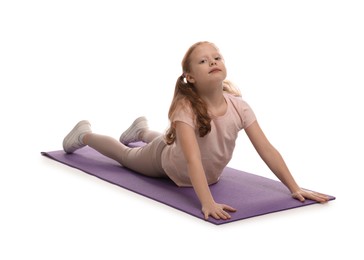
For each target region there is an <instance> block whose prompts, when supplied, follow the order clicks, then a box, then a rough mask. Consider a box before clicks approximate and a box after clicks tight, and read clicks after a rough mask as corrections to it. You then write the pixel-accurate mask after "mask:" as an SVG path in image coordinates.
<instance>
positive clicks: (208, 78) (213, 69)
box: [186, 43, 226, 86]
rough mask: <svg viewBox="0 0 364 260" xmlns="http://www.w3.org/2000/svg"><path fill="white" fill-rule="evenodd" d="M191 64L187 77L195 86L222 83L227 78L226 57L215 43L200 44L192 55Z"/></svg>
mask: <svg viewBox="0 0 364 260" xmlns="http://www.w3.org/2000/svg"><path fill="white" fill-rule="evenodd" d="M189 65H190V66H189V68H190V71H189V72H187V73H186V79H187V80H188V81H189V82H190V83H192V84H194V85H195V86H202V85H211V84H222V82H223V80H224V79H225V78H226V67H225V63H224V59H223V57H222V55H221V53H220V52H219V50H218V49H217V48H216V47H215V46H214V45H213V44H210V43H203V44H201V45H198V46H197V47H196V48H195V49H194V50H193V52H192V53H191V55H190V64H189Z"/></svg>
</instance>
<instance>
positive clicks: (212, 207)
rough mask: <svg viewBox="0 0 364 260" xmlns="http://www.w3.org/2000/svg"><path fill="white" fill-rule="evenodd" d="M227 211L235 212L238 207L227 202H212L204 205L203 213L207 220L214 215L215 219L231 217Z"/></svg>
mask: <svg viewBox="0 0 364 260" xmlns="http://www.w3.org/2000/svg"><path fill="white" fill-rule="evenodd" d="M227 211H230V212H235V211H236V209H234V208H233V207H230V206H228V205H225V204H218V203H215V202H214V203H211V204H209V205H205V206H203V207H202V213H203V214H204V216H205V220H207V219H208V218H209V216H212V217H213V218H215V219H224V220H226V219H229V218H231V216H230V214H229V213H227Z"/></svg>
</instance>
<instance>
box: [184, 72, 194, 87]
mask: <svg viewBox="0 0 364 260" xmlns="http://www.w3.org/2000/svg"><path fill="white" fill-rule="evenodd" d="M186 80H187V82H189V83H192V84H193V83H195V79H194V78H193V77H192V76H191V74H189V73H187V74H186Z"/></svg>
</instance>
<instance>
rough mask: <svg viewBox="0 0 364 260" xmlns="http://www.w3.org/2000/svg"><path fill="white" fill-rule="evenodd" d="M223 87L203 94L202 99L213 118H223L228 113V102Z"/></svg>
mask: <svg viewBox="0 0 364 260" xmlns="http://www.w3.org/2000/svg"><path fill="white" fill-rule="evenodd" d="M223 93H224V92H223V89H222V85H221V87H217V88H212V89H211V90H210V91H208V92H206V93H203V94H202V93H201V98H202V99H203V100H204V101H205V102H206V105H207V109H208V110H209V111H210V113H211V114H212V115H213V116H221V115H223V114H225V112H226V108H227V106H226V100H225V97H224V94H223Z"/></svg>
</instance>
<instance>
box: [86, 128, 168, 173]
mask: <svg viewBox="0 0 364 260" xmlns="http://www.w3.org/2000/svg"><path fill="white" fill-rule="evenodd" d="M83 143H84V144H86V145H88V146H90V147H92V148H94V149H95V150H97V151H98V152H100V153H101V154H103V155H105V156H107V157H109V158H111V159H113V160H115V161H117V162H119V163H120V164H121V165H123V166H124V167H127V168H129V169H131V170H133V171H136V172H138V173H140V174H143V175H146V176H149V177H167V175H166V174H165V172H164V170H163V168H162V165H161V154H162V150H163V148H164V147H165V143H164V139H163V136H161V137H160V138H155V139H154V140H153V142H150V143H149V144H147V145H145V146H143V147H136V148H130V147H127V146H125V145H124V144H122V143H120V142H118V141H117V140H116V139H114V138H112V137H109V136H105V135H99V134H94V133H87V134H85V136H84V138H83Z"/></svg>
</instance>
